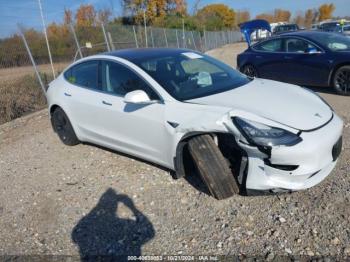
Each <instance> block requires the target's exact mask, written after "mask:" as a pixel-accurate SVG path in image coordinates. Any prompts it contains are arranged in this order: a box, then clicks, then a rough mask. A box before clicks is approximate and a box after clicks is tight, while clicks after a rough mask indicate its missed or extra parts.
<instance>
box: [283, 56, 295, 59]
mask: <svg viewBox="0 0 350 262" xmlns="http://www.w3.org/2000/svg"><path fill="white" fill-rule="evenodd" d="M284 58H285V59H293V57H291V56H285V57H284Z"/></svg>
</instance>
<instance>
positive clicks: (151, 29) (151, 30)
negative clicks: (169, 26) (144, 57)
mask: <svg viewBox="0 0 350 262" xmlns="http://www.w3.org/2000/svg"><path fill="white" fill-rule="evenodd" d="M149 30H150V32H151V40H152V47H154V38H153V28H152V27H150V28H149Z"/></svg>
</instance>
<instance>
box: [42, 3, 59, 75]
mask: <svg viewBox="0 0 350 262" xmlns="http://www.w3.org/2000/svg"><path fill="white" fill-rule="evenodd" d="M38 3H39V9H40V15H41V22H42V23H43V30H44V36H45V40H46V46H47V51H48V53H49V59H50V64H51V69H52V75H53V78H56V74H55V69H54V68H53V63H52V56H51V50H50V45H49V39H48V38H47V32H46V25H45V20H44V15H43V8H42V6H41V1H40V0H38Z"/></svg>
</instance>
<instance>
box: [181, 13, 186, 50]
mask: <svg viewBox="0 0 350 262" xmlns="http://www.w3.org/2000/svg"><path fill="white" fill-rule="evenodd" d="M182 44H183V48H186V40H185V20H184V19H183V18H182Z"/></svg>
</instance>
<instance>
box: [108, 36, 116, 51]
mask: <svg viewBox="0 0 350 262" xmlns="http://www.w3.org/2000/svg"><path fill="white" fill-rule="evenodd" d="M107 36H108V39H109V42H110V44H111V48H112V50H115V46H114V43H113V38H112V34H111V33H110V32H107Z"/></svg>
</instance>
